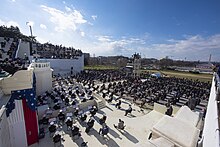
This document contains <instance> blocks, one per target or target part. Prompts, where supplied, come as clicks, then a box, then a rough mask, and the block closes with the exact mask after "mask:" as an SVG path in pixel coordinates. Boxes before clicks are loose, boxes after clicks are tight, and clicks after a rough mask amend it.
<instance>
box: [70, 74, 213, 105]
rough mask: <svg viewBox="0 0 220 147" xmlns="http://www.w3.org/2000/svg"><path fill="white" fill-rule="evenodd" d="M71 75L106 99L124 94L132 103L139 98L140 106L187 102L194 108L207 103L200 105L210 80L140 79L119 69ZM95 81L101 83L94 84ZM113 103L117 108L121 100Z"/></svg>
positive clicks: (205, 97) (109, 100) (207, 90)
mask: <svg viewBox="0 0 220 147" xmlns="http://www.w3.org/2000/svg"><path fill="white" fill-rule="evenodd" d="M73 78H76V79H77V81H78V82H81V83H82V84H83V85H84V86H85V85H87V86H88V88H89V89H93V90H94V91H98V92H100V93H101V96H102V97H103V98H105V99H106V101H107V102H112V101H113V99H114V98H113V95H117V96H120V97H126V96H127V97H130V98H132V100H133V102H137V101H139V102H140V105H141V107H143V106H144V105H145V104H146V103H149V104H153V103H154V102H157V103H161V104H164V105H165V104H167V103H170V104H171V105H177V106H182V105H188V106H189V107H190V108H191V109H195V107H196V106H197V105H200V104H201V102H202V101H206V104H204V105H203V104H201V105H203V106H202V107H206V105H207V101H208V97H209V93H210V87H211V83H210V82H201V81H198V80H191V79H186V78H176V77H161V78H153V77H149V78H147V79H146V80H144V81H143V80H141V78H132V77H130V76H127V75H126V74H125V73H122V72H120V71H118V70H87V71H83V72H81V73H80V74H78V75H75V76H74V77H73ZM95 82H96V83H103V84H99V85H98V86H95ZM105 83H106V84H105ZM115 106H116V107H119V109H120V101H118V102H117V103H116V105H115Z"/></svg>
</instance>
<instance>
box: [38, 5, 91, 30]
mask: <svg viewBox="0 0 220 147" xmlns="http://www.w3.org/2000/svg"><path fill="white" fill-rule="evenodd" d="M41 8H42V9H43V10H44V11H46V12H47V13H49V14H50V15H51V17H50V21H51V22H52V23H54V24H55V30H56V31H58V32H63V31H65V30H69V29H70V30H73V31H75V30H76V29H77V25H79V24H84V23H86V22H87V20H85V19H84V18H83V16H82V14H81V13H80V12H79V11H77V10H70V11H68V12H64V11H61V10H58V9H55V8H51V7H47V6H44V5H41Z"/></svg>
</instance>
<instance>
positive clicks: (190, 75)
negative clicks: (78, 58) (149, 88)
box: [84, 65, 213, 82]
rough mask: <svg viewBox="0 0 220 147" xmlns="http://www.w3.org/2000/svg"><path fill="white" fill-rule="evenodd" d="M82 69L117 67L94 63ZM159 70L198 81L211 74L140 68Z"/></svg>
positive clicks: (207, 77)
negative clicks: (94, 64)
mask: <svg viewBox="0 0 220 147" xmlns="http://www.w3.org/2000/svg"><path fill="white" fill-rule="evenodd" d="M84 69H96V70H105V69H118V68H117V67H115V66H105V65H96V66H85V67H84ZM146 71H147V72H150V73H155V72H161V73H163V74H165V75H167V76H170V77H178V78H188V79H193V80H197V79H198V80H199V81H204V82H207V81H211V80H212V77H213V75H211V74H194V73H188V72H182V71H173V70H142V72H146Z"/></svg>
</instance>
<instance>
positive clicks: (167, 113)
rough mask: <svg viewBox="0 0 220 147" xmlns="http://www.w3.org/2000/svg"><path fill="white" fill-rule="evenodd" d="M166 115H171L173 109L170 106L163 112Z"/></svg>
mask: <svg viewBox="0 0 220 147" xmlns="http://www.w3.org/2000/svg"><path fill="white" fill-rule="evenodd" d="M165 114H166V115H169V116H171V115H172V114H173V107H172V106H171V105H170V106H169V107H168V108H167V111H166V112H165Z"/></svg>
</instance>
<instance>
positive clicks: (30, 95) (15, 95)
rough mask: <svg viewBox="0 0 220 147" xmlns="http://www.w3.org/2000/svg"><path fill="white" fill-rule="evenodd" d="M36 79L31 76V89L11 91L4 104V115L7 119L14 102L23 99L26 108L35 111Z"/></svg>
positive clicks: (13, 107)
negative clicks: (8, 98)
mask: <svg viewBox="0 0 220 147" xmlns="http://www.w3.org/2000/svg"><path fill="white" fill-rule="evenodd" d="M35 85H36V78H35V75H34V74H33V88H30V89H23V90H14V91H11V98H10V100H9V101H8V103H7V104H6V115H7V117H8V116H9V114H10V113H11V112H12V110H13V109H15V100H22V99H25V100H26V103H27V106H28V107H29V108H30V109H31V110H32V111H36V110H37V105H36V104H37V100H36V92H35Z"/></svg>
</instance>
